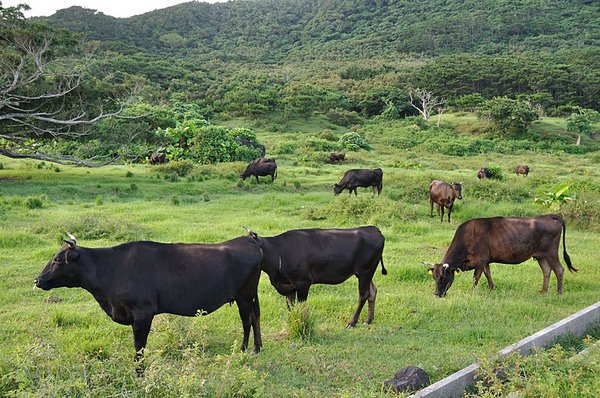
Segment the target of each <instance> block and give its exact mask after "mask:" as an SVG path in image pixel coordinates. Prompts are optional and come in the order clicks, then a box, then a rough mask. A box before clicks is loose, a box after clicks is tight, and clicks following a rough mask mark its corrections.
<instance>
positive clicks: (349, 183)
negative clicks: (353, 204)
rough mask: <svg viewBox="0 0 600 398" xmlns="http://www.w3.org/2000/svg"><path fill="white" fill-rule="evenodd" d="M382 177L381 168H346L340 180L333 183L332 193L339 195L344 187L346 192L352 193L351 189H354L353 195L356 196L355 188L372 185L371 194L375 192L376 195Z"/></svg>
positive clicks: (379, 188)
mask: <svg viewBox="0 0 600 398" xmlns="http://www.w3.org/2000/svg"><path fill="white" fill-rule="evenodd" d="M382 179H383V170H381V169H374V170H368V169H352V170H348V171H347V172H346V173H345V174H344V176H343V177H342V180H341V181H340V182H339V183H337V184H333V193H334V195H336V196H337V195H339V194H340V193H341V192H342V191H343V190H344V189H347V190H348V194H350V195H352V191H354V195H355V196H358V194H357V193H356V188H358V187H365V188H368V187H373V196H375V192H377V195H378V196H379V194H380V193H381V189H382V187H383V185H382Z"/></svg>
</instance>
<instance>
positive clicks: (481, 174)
mask: <svg viewBox="0 0 600 398" xmlns="http://www.w3.org/2000/svg"><path fill="white" fill-rule="evenodd" d="M477 178H479V179H480V180H482V179H486V178H490V171H489V170H488V169H487V168H485V167H480V168H479V169H477Z"/></svg>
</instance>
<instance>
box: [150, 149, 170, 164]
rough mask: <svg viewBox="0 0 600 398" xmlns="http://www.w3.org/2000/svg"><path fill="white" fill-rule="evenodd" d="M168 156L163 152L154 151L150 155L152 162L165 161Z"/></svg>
mask: <svg viewBox="0 0 600 398" xmlns="http://www.w3.org/2000/svg"><path fill="white" fill-rule="evenodd" d="M166 161H167V156H166V155H165V154H164V153H162V152H154V153H152V155H150V164H158V163H165V162H166Z"/></svg>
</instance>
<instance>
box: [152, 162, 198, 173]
mask: <svg viewBox="0 0 600 398" xmlns="http://www.w3.org/2000/svg"><path fill="white" fill-rule="evenodd" d="M193 169H194V163H192V161H191V160H174V161H172V162H169V163H165V164H161V165H159V166H158V167H157V170H158V172H159V173H165V174H173V173H175V174H176V175H178V176H180V177H185V176H186V175H188V174H189V173H190V171H192V170H193Z"/></svg>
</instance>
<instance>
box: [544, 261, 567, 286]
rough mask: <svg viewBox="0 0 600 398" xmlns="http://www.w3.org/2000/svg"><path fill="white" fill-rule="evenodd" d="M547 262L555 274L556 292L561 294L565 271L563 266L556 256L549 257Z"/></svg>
mask: <svg viewBox="0 0 600 398" xmlns="http://www.w3.org/2000/svg"><path fill="white" fill-rule="evenodd" d="M548 264H550V267H551V268H552V271H554V275H556V284H557V287H556V288H557V291H558V294H562V292H563V274H564V273H565V269H564V268H563V266H562V264H561V263H560V260H559V259H558V258H549V259H548Z"/></svg>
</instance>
